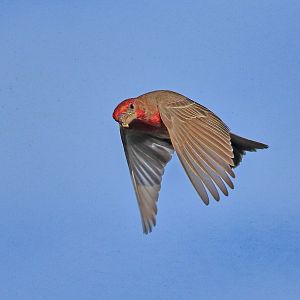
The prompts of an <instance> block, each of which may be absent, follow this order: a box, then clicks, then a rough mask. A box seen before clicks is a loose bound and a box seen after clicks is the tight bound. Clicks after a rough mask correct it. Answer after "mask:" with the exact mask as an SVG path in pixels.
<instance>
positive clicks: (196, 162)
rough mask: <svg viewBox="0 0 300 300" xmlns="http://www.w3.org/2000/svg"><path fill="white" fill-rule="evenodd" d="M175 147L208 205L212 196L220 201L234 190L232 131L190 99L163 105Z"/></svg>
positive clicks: (162, 109) (163, 113) (160, 106)
mask: <svg viewBox="0 0 300 300" xmlns="http://www.w3.org/2000/svg"><path fill="white" fill-rule="evenodd" d="M159 108H160V115H161V118H162V120H163V122H164V124H165V125H166V127H167V129H168V131H169V134H170V137H171V141H172V144H173V147H174V149H175V151H176V153H177V155H178V157H179V159H180V161H181V163H182V165H183V167H184V169H185V171H186V173H187V175H188V177H189V179H190V180H191V182H192V184H193V186H194V187H195V189H196V191H197V192H198V194H199V195H200V197H201V198H202V200H203V201H204V202H205V203H206V204H208V202H209V199H208V194H207V191H206V189H207V190H208V191H209V192H210V194H211V195H212V196H213V197H214V198H215V199H216V200H219V199H220V196H219V193H218V189H217V187H218V188H219V190H220V191H222V193H223V194H224V195H226V196H227V195H228V190H227V187H226V185H225V183H226V184H227V185H228V186H229V187H230V188H233V187H234V186H233V183H232V181H231V179H230V177H229V176H228V175H230V176H231V177H233V178H234V177H235V175H234V172H233V171H232V168H231V167H232V166H233V165H234V163H233V160H232V159H233V157H234V154H233V149H232V146H231V141H230V134H229V129H228V127H227V126H226V125H225V124H224V123H223V122H222V120H221V119H219V118H218V117H217V116H216V115H214V114H213V113H212V112H211V111H209V110H208V109H207V108H206V107H204V106H202V105H200V104H198V103H196V102H194V101H192V100H189V99H187V98H181V99H178V101H172V102H162V103H161V104H159Z"/></svg>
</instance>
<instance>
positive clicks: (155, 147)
mask: <svg viewBox="0 0 300 300" xmlns="http://www.w3.org/2000/svg"><path fill="white" fill-rule="evenodd" d="M120 133H121V138H122V142H123V146H124V151H125V155H126V159H127V163H128V167H129V171H130V175H131V179H132V182H133V186H134V189H135V193H136V197H137V201H138V204H139V209H140V213H141V219H142V224H143V230H144V233H148V232H151V231H152V227H153V226H155V224H156V221H155V217H156V213H157V207H156V201H157V200H158V194H159V191H160V186H161V180H162V175H163V173H164V167H165V166H166V164H167V163H168V161H169V160H170V159H171V157H172V153H173V152H174V149H173V147H172V145H171V142H170V140H168V139H163V138H159V137H155V136H152V135H150V134H149V133H146V132H142V131H139V130H134V129H124V128H123V127H120Z"/></svg>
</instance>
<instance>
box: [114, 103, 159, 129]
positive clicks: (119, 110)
mask: <svg viewBox="0 0 300 300" xmlns="http://www.w3.org/2000/svg"><path fill="white" fill-rule="evenodd" d="M113 118H114V119H115V121H117V122H118V123H119V124H120V125H121V126H123V127H129V125H130V123H131V122H133V121H141V122H143V123H146V124H148V125H151V126H158V125H160V124H161V119H160V115H159V112H158V108H157V107H154V106H153V105H151V106H149V105H146V104H145V103H144V102H143V101H141V100H139V99H135V98H130V99H126V100H124V101H122V102H121V103H120V104H119V105H118V106H117V107H116V108H115V110H114V112H113Z"/></svg>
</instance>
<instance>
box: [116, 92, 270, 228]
mask: <svg viewBox="0 0 300 300" xmlns="http://www.w3.org/2000/svg"><path fill="white" fill-rule="evenodd" d="M113 118H114V119H115V120H116V121H117V122H118V123H119V124H120V133H121V138H122V142H123V146H124V151H125V155H126V159H127V163H128V166H129V171H130V175H131V179H132V182H133V186H134V189H135V193H136V197H137V201H138V204H139V209H140V213H141V219H142V224H143V230H144V233H148V232H151V231H152V227H153V226H155V224H156V219H155V218H156V214H157V207H156V202H157V200H158V194H159V190H160V187H161V180H162V175H163V173H164V168H165V166H166V164H167V163H168V161H169V160H170V159H171V156H172V154H173V152H174V150H175V151H176V153H177V155H178V158H179V160H180V162H181V164H182V166H183V168H184V170H185V172H186V174H187V175H188V177H189V179H190V181H191V182H192V184H193V186H194V188H195V189H196V191H197V192H198V194H199V196H200V197H201V199H202V200H203V202H204V203H205V204H208V203H209V198H208V193H207V191H209V192H210V194H211V195H212V196H213V197H214V199H216V200H217V201H218V200H219V199H220V195H219V192H218V190H217V188H216V187H218V188H219V190H220V191H221V192H222V193H223V194H224V195H226V196H227V195H228V190H227V187H226V185H225V183H226V184H227V185H228V186H229V187H230V188H232V189H233V183H232V181H231V179H230V177H232V178H234V177H235V175H234V172H233V170H232V168H234V167H236V166H238V165H239V163H240V162H241V160H242V156H243V155H244V154H245V151H256V149H263V148H268V146H267V145H265V144H262V143H259V142H255V141H251V140H248V139H245V138H243V137H240V136H238V135H236V134H233V133H231V132H230V130H229V128H228V127H227V126H226V125H225V124H224V123H223V121H222V120H221V119H220V118H219V117H217V116H216V115H215V114H214V113H213V112H211V111H210V110H209V109H207V108H206V107H204V106H202V105H200V104H198V103H196V102H194V101H192V100H190V99H188V98H187V97H185V96H183V95H181V94H178V93H175V92H172V91H153V92H150V93H147V94H144V95H141V96H139V97H136V98H130V99H127V100H124V101H123V102H121V103H120V104H119V105H118V106H117V107H116V108H115V110H114V112H113Z"/></svg>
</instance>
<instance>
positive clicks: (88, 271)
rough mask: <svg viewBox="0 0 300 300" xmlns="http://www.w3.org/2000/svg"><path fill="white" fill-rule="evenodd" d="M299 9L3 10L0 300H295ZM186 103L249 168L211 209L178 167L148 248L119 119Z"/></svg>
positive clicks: (34, 5)
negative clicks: (135, 101)
mask: <svg viewBox="0 0 300 300" xmlns="http://www.w3.org/2000/svg"><path fill="white" fill-rule="evenodd" d="M299 13H300V5H299V1H186V2H185V3H184V4H183V2H180V1H113V2H112V1H89V2H85V1H74V2H72V4H70V2H69V1H51V3H50V2H49V3H42V2H38V1H27V2H26V4H25V2H24V3H20V2H17V1H1V4H0V25H1V26H0V36H1V47H0V65H1V68H0V80H1V86H0V137H1V138H0V153H1V155H0V162H1V172H0V179H1V201H0V220H1V221H0V266H1V268H0V282H1V284H0V298H1V299H101V298H102V299H103V298H106V299H117V298H122V299H135V298H136V299H138V298H143V299H153V298H158V299H200V298H205V299H224V298H225V299H253V298H254V297H255V298H256V299H296V296H297V295H299V293H300V268H299V261H300V241H299V234H300V232H299V231H300V201H299V196H298V188H299V179H300V178H299V168H300V165H299V147H300V141H299V136H300V134H299V115H298V114H299V110H300V104H299V101H300V99H299V95H300V84H299V82H300V57H299V53H300V40H299V31H300V20H299ZM155 89H170V90H175V91H177V92H180V93H182V94H185V95H186V96H188V97H190V98H191V99H193V100H196V101H198V102H200V103H201V104H203V105H205V106H207V107H209V108H210V109H212V110H213V111H214V112H215V113H217V114H218V115H219V116H220V117H221V118H222V119H223V120H224V121H225V122H226V123H227V125H228V126H229V127H230V128H231V129H232V131H233V132H235V133H237V134H240V135H243V136H245V137H248V138H252V139H257V140H260V141H262V142H265V143H267V144H269V145H270V148H269V149H268V150H266V151H260V152H258V153H253V154H252V153H251V154H247V155H246V157H245V159H244V161H243V163H242V165H241V166H240V167H239V168H238V169H237V170H236V175H237V178H236V180H235V182H234V183H235V187H236V188H235V190H234V191H231V193H230V196H229V197H228V198H226V197H223V198H222V200H221V201H220V202H219V203H216V202H213V201H212V203H211V204H210V205H209V206H208V207H206V206H205V205H203V203H202V202H201V200H200V199H199V198H198V196H197V194H196V192H195V191H194V189H193V187H192V186H191V184H190V183H189V181H188V179H187V177H186V175H185V174H184V171H183V169H182V167H181V166H180V163H179V161H178V159H177V157H174V158H173V159H172V161H171V162H170V164H169V165H168V167H167V169H166V173H165V176H164V178H163V186H162V191H161V193H160V199H159V203H158V209H159V212H158V218H157V223H158V225H157V226H156V228H155V230H154V232H153V233H152V234H150V235H147V236H146V235H143V234H142V228H141V224H140V219H139V218H140V217H139V212H138V208H137V204H136V200H135V196H134V191H133V188H132V185H131V181H130V177H129V173H128V169H127V165H126V161H125V157H124V154H123V148H122V145H121V141H120V138H119V132H118V126H117V124H116V123H115V122H114V121H113V120H112V117H111V114H112V111H113V109H114V107H115V106H116V105H117V104H118V103H119V102H120V101H121V100H123V99H125V98H129V97H134V96H138V95H139V94H142V93H145V92H148V91H151V90H155Z"/></svg>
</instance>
